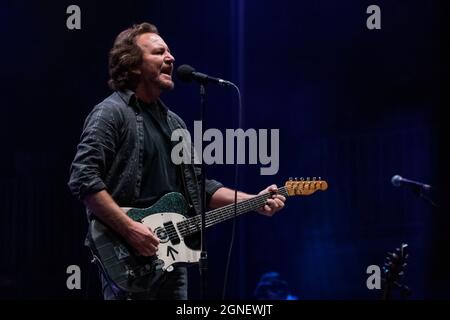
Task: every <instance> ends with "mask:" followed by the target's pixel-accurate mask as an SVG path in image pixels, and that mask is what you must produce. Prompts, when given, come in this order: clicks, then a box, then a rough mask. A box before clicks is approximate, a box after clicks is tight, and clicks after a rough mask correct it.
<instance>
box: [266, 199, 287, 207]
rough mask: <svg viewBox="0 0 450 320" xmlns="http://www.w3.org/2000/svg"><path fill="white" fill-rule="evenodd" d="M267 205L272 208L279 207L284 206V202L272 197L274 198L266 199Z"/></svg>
mask: <svg viewBox="0 0 450 320" xmlns="http://www.w3.org/2000/svg"><path fill="white" fill-rule="evenodd" d="M267 205H268V206H269V207H270V209H272V210H276V209H281V208H283V207H284V202H283V201H281V199H278V198H274V199H267Z"/></svg>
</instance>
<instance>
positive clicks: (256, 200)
mask: <svg viewBox="0 0 450 320" xmlns="http://www.w3.org/2000/svg"><path fill="white" fill-rule="evenodd" d="M277 193H278V194H281V195H283V196H285V197H288V196H289V195H288V193H287V191H286V187H281V188H278V192H277ZM272 195H273V193H270V192H267V193H264V194H261V195H258V196H256V197H253V198H250V199H247V200H244V201H241V202H238V203H237V205H236V216H238V215H241V214H244V213H247V212H250V211H253V210H255V209H259V208H262V207H263V206H264V205H265V204H266V202H267V199H271V198H272ZM234 216H235V204H234V203H233V204H229V205H227V206H225V207H221V208H218V209H214V210H211V211H208V212H206V222H205V225H206V227H207V228H208V227H211V226H213V225H215V224H218V223H220V222H222V221H225V220H228V219H230V218H233V217H234ZM200 226H201V215H196V216H195V217H192V218H189V219H186V220H184V221H181V222H178V223H177V227H178V230H179V231H180V233H181V235H182V236H183V237H185V236H188V235H190V234H193V233H196V232H199V231H200Z"/></svg>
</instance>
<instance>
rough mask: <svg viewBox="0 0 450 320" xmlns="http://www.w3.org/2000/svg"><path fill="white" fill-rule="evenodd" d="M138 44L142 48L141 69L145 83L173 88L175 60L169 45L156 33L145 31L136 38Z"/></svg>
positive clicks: (160, 87) (167, 88)
mask: <svg viewBox="0 0 450 320" xmlns="http://www.w3.org/2000/svg"><path fill="white" fill-rule="evenodd" d="M136 44H137V45H138V46H139V47H140V48H141V50H142V59H143V62H142V65H141V66H140V68H139V71H140V73H141V76H142V81H143V82H144V84H145V85H151V86H155V87H156V88H158V89H162V90H170V89H173V87H174V83H173V81H172V71H173V62H174V61H175V58H174V57H173V56H172V55H171V54H170V50H169V47H168V46H167V44H166V43H165V42H164V40H163V39H162V38H161V37H160V36H159V35H157V34H156V33H144V34H141V35H139V36H138V37H137V38H136Z"/></svg>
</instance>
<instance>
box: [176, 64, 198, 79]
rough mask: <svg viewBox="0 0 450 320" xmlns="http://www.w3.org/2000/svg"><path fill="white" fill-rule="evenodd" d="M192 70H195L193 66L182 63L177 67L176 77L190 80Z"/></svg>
mask: <svg viewBox="0 0 450 320" xmlns="http://www.w3.org/2000/svg"><path fill="white" fill-rule="evenodd" d="M192 72H195V69H194V68H192V67H191V66H190V65H188V64H182V65H181V66H179V67H178V69H177V78H178V79H180V80H182V81H185V82H191V81H192Z"/></svg>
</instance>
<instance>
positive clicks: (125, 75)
mask: <svg viewBox="0 0 450 320" xmlns="http://www.w3.org/2000/svg"><path fill="white" fill-rule="evenodd" d="M143 33H156V34H159V33H158V29H157V28H156V26H155V25H153V24H151V23H148V22H144V23H141V24H135V25H133V26H132V27H131V28H128V29H126V30H124V31H122V32H121V33H120V34H119V35H118V36H117V37H116V40H114V45H113V47H112V48H111V50H110V51H109V75H110V79H109V81H108V84H109V86H110V87H111V89H113V90H119V91H122V90H125V89H130V90H134V89H136V86H137V83H138V80H139V76H138V74H136V73H135V72H133V70H135V69H137V68H138V67H139V66H140V65H141V63H142V50H141V48H139V46H138V45H137V44H136V37H137V36H139V35H141V34H143Z"/></svg>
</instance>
